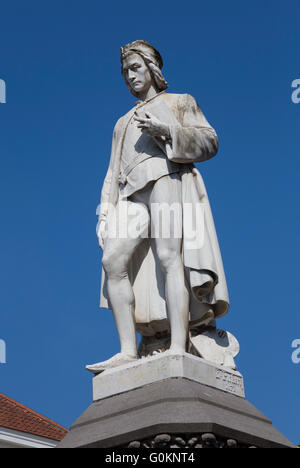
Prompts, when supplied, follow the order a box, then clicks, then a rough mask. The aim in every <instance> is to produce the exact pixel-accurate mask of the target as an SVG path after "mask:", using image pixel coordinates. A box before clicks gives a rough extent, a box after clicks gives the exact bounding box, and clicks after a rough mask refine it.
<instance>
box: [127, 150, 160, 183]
mask: <svg viewBox="0 0 300 468" xmlns="http://www.w3.org/2000/svg"><path fill="white" fill-rule="evenodd" d="M153 156H154V155H150V154H141V155H137V156H135V157H134V159H133V160H132V162H131V163H130V164H128V166H126V167H125V169H123V171H122V172H121V173H120V175H119V184H121V185H126V183H127V176H128V175H129V174H130V172H131V171H132V170H133V169H134V168H135V167H136V166H137V165H138V164H140V163H141V162H143V161H146V160H147V159H150V158H152V157H153Z"/></svg>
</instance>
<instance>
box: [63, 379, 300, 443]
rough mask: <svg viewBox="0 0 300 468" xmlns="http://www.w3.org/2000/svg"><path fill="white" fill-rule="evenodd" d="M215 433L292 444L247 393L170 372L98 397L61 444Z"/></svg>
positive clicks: (240, 439)
mask: <svg viewBox="0 0 300 468" xmlns="http://www.w3.org/2000/svg"><path fill="white" fill-rule="evenodd" d="M207 433H213V434H214V435H215V437H216V438H217V439H220V440H221V439H222V440H228V439H230V440H231V439H232V440H235V441H236V442H237V443H238V444H239V445H241V444H242V445H247V446H253V445H255V446H256V447H260V448H281V447H282V448H283V447H294V446H293V444H291V443H290V442H289V441H288V440H287V439H286V438H285V437H284V436H283V435H282V434H280V433H279V432H278V431H277V430H276V429H275V428H274V426H272V423H271V421H270V420H269V419H268V418H267V417H266V416H265V415H263V414H262V413H261V412H260V411H259V410H258V409H257V408H255V407H254V406H253V405H252V404H251V403H249V402H248V401H247V400H245V399H244V398H240V397H238V396H236V395H233V394H230V393H228V392H224V391H221V390H218V389H216V388H212V387H208V386H205V385H202V384H200V383H197V382H192V381H190V380H188V379H183V378H171V379H166V380H163V381H160V382H155V383H152V384H149V385H146V386H145V387H142V388H137V389H135V390H131V391H128V392H124V393H121V394H119V395H114V396H111V397H108V398H104V399H102V400H98V401H96V402H94V403H93V404H92V405H91V406H90V407H89V408H88V409H87V410H86V411H85V412H84V413H83V414H82V415H81V416H80V417H79V418H78V419H77V421H75V423H74V424H73V425H72V427H71V430H70V432H69V433H68V434H67V435H66V437H65V438H64V439H63V440H62V442H60V444H59V445H58V448H76V447H78V448H85V447H86V448H94V447H97V448H98V447H99V448H111V447H116V448H117V447H122V446H125V445H126V444H130V443H131V442H132V441H144V440H149V439H152V438H155V437H156V436H157V435H158V434H170V435H172V437H173V436H175V434H176V436H175V437H182V435H185V437H186V438H188V437H189V438H190V437H191V438H192V437H194V435H195V434H197V435H200V434H207Z"/></svg>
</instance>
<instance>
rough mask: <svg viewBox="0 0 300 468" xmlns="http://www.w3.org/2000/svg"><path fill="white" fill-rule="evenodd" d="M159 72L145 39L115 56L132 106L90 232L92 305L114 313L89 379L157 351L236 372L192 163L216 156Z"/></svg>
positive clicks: (197, 114)
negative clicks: (106, 346) (94, 249)
mask: <svg viewBox="0 0 300 468" xmlns="http://www.w3.org/2000/svg"><path fill="white" fill-rule="evenodd" d="M162 66H163V61H162V57H161V55H160V53H159V52H158V51H157V50H156V49H155V48H154V47H153V46H152V45H150V44H149V43H147V42H146V41H142V40H138V41H135V42H133V43H131V44H128V45H126V46H125V47H123V48H122V49H121V70H122V75H123V77H124V80H125V83H126V85H127V86H128V89H129V91H130V92H131V93H132V94H133V95H134V96H135V97H136V98H138V101H137V102H136V103H135V105H134V107H133V108H132V109H131V110H130V111H129V112H128V113H127V114H126V115H124V116H123V117H121V118H120V119H119V120H118V122H117V123H116V125H115V128H114V132H113V141H112V151H111V158H110V163H109V167H108V171H107V175H106V177H105V180H104V184H103V188H102V193H101V204H100V213H99V221H98V226H97V234H98V239H99V244H100V247H101V248H102V249H103V259H102V266H103V269H102V281H101V301H100V307H106V308H109V309H111V310H112V312H113V315H114V319H115V323H116V327H117V330H118V334H119V338H120V344H121V351H120V353H118V354H116V355H115V356H113V357H112V358H110V359H108V360H107V361H104V362H99V363H96V364H92V365H89V366H87V369H88V370H89V371H91V372H93V373H95V374H98V373H100V372H103V371H105V370H106V369H109V368H112V367H116V366H119V365H122V364H127V363H129V362H134V361H135V360H137V359H141V358H143V357H147V356H151V355H153V354H155V353H159V352H166V353H172V354H178V353H179V354H180V353H185V352H189V353H192V354H194V355H197V356H200V357H203V358H204V359H205V356H206V355H207V356H208V358H209V359H210V360H212V361H213V360H214V359H215V362H216V363H217V364H219V365H225V366H229V367H232V368H235V365H234V361H233V357H234V356H235V355H236V354H237V352H238V344H237V342H236V340H235V339H234V337H232V335H230V334H227V333H226V332H222V331H220V330H217V329H216V322H215V319H216V318H219V317H222V316H223V315H225V314H226V313H227V312H228V308H229V299H228V292H227V286H226V279H225V275H224V270H223V264H222V258H221V254H220V250H219V245H218V240H217V235H216V231H215V227H214V221H213V217H212V213H211V209H210V205H209V201H208V197H207V193H206V189H205V185H204V183H203V180H202V178H201V175H200V173H199V171H198V169H196V167H195V166H194V163H196V162H203V161H207V160H208V159H210V158H212V157H214V156H215V155H216V153H217V150H218V138H217V135H216V132H215V130H214V129H213V128H212V127H211V126H210V124H209V123H208V122H207V120H206V118H205V116H204V115H203V112H202V111H201V109H200V107H199V105H198V104H197V102H196V100H195V99H194V98H193V97H192V96H190V95H188V94H171V93H167V92H166V89H167V87H168V84H167V82H166V80H165V78H164V76H163V75H162V72H161V69H162ZM164 231H166V232H167V233H168V234H167V235H164ZM124 233H125V234H124ZM136 332H139V333H140V334H141V343H140V346H139V349H137V340H136ZM199 337H200V338H199ZM201 347H204V348H203V349H202V348H201ZM226 347H227V348H228V349H229V348H230V351H229V352H228V353H227V352H226ZM205 350H206V351H207V352H206V353H205V352H204V351H205ZM222 361H223V362H222Z"/></svg>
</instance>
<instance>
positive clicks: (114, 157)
mask: <svg viewBox="0 0 300 468" xmlns="http://www.w3.org/2000/svg"><path fill="white" fill-rule="evenodd" d="M135 111H138V113H139V115H141V114H142V112H144V111H145V112H150V113H151V114H153V115H155V117H157V118H158V119H159V120H160V121H162V122H164V123H165V124H168V125H169V128H170V135H171V139H170V140H166V139H165V138H163V137H162V138H152V137H150V136H147V135H145V134H143V133H142V132H141V130H140V129H139V128H138V127H137V125H136V121H135V120H134V113H135ZM217 149H218V139H217V135H216V133H215V131H214V129H213V128H212V127H211V126H210V125H209V123H208V122H207V120H206V119H205V117H204V115H203V113H202V111H201V109H200V107H199V106H198V104H197V102H196V101H195V99H194V98H193V97H192V96H190V95H187V94H185V95H179V94H169V93H165V92H163V93H160V94H158V95H156V96H155V97H152V98H150V99H148V100H147V101H145V102H139V103H137V105H136V106H135V108H133V109H131V110H130V111H129V112H128V113H127V114H126V115H125V116H123V117H122V118H121V119H119V121H118V122H117V124H116V126H115V129H114V136H113V142H112V152H111V159H110V164H109V168H108V172H107V175H106V177H105V180H104V184H103V188H102V193H101V208H100V216H99V218H100V219H105V220H106V222H107V223H108V224H109V218H110V211H109V207H110V206H116V205H117V204H118V201H119V200H122V199H124V198H126V197H128V196H130V195H131V194H133V193H134V192H135V191H137V190H140V189H142V188H143V187H144V186H145V185H147V183H148V182H149V181H151V180H152V181H155V180H157V179H158V178H160V177H163V176H166V175H168V174H171V173H174V172H179V173H180V176H181V186H182V204H183V220H184V223H183V233H182V236H183V248H182V255H183V262H184V266H185V275H186V279H187V285H188V288H189V292H190V323H191V324H194V325H197V324H198V323H201V321H203V320H204V318H207V317H210V318H214V317H220V316H222V315H224V314H225V313H226V312H227V311H228V307H229V299H228V292H227V285H226V279H225V274H224V270H223V263H222V258H221V254H220V249H219V244H218V239H217V235H216V231H215V227H214V221H213V217H212V213H211V209H210V205H209V201H208V197H207V193H206V189H205V186H204V183H203V180H202V178H201V175H200V173H199V171H198V170H197V169H196V168H195V167H194V162H202V161H206V160H207V159H210V158H211V157H213V156H214V155H215V154H216V153H217ZM199 204H201V207H202V209H203V213H204V218H203V226H202V227H201V228H203V230H204V236H203V242H202V243H201V245H194V244H191V243H189V235H188V234H189V233H188V232H187V221H190V220H191V217H192V218H194V215H195V211H194V212H192V215H191V212H190V211H189V210H188V208H187V207H190V206H192V207H193V209H195V207H196V206H197V205H198V206H199ZM153 245H154V240H153V239H148V240H147V242H143V243H142V244H141V246H140V247H138V249H137V251H136V252H135V253H134V255H133V258H132V260H131V262H130V272H131V274H130V278H131V282H132V286H133V291H134V295H135V318H136V323H137V330H138V331H140V332H141V333H143V334H153V333H154V332H156V331H159V330H163V329H166V328H167V327H168V324H167V313H166V303H165V297H164V290H163V292H162V285H163V284H164V277H163V273H162V271H161V270H160V268H159V266H158V259H157V256H156V253H155V249H154V248H153ZM104 250H105V244H104ZM100 306H101V307H107V308H111V307H110V302H109V297H108V293H107V287H106V277H105V272H104V270H103V269H102V284H101V301H100Z"/></svg>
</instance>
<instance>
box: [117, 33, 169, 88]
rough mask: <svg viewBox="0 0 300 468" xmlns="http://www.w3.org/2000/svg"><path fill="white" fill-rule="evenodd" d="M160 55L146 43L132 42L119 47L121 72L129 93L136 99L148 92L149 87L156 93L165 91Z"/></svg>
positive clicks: (165, 83)
mask: <svg viewBox="0 0 300 468" xmlns="http://www.w3.org/2000/svg"><path fill="white" fill-rule="evenodd" d="M162 66H163V61H162V58H161V55H160V53H159V52H158V50H156V49H155V48H154V47H152V45H150V44H149V43H148V42H146V41H134V42H132V43H130V44H127V45H126V46H125V47H121V70H122V75H123V77H124V80H125V82H126V84H127V86H128V89H129V91H130V92H131V93H132V94H133V95H134V96H136V97H139V96H140V95H141V94H143V93H145V92H147V91H148V89H149V88H150V86H151V85H153V86H154V87H155V89H156V90H157V92H160V91H163V90H165V89H167V87H168V83H167V82H166V80H165V79H164V77H163V75H162V72H161V68H162Z"/></svg>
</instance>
